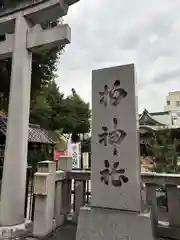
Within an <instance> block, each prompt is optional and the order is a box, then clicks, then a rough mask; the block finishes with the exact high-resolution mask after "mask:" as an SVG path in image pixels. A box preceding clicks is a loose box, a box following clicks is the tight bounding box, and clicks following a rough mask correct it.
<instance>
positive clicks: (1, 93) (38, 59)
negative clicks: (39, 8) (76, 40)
mask: <svg viewBox="0 0 180 240" xmlns="http://www.w3.org/2000/svg"><path fill="white" fill-rule="evenodd" d="M30 1H32V0H29V2H30ZM20 2H24V0H9V1H8V2H7V1H4V3H6V7H7V6H9V5H10V6H14V4H17V3H20ZM0 4H3V3H0ZM57 24H58V21H55V22H45V23H43V24H42V27H43V28H49V27H52V26H55V25H57ZM4 39H5V38H4V36H1V38H0V41H3V40H4ZM63 49H64V46H59V47H55V48H53V49H50V50H48V51H44V52H41V53H40V54H33V59H32V80H31V101H34V99H35V98H36V96H37V94H39V92H40V91H41V89H42V88H43V87H44V86H45V85H47V84H48V82H49V81H50V80H51V79H52V78H54V72H55V71H56V67H57V66H56V62H57V59H58V57H59V54H60V53H61V51H62V50H63ZM0 66H1V68H0V78H1V85H0V110H4V111H5V112H8V102H9V90H10V75H11V59H5V60H4V59H3V60H0Z"/></svg>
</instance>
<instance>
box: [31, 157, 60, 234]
mask: <svg viewBox="0 0 180 240" xmlns="http://www.w3.org/2000/svg"><path fill="white" fill-rule="evenodd" d="M55 176H56V164H55V162H51V161H44V162H40V163H38V172H37V173H35V184H34V194H35V209H34V221H33V235H34V236H38V237H42V236H45V235H47V234H48V233H50V232H51V231H52V230H53V227H54V198H55Z"/></svg>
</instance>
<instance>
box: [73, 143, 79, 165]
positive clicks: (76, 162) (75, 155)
mask: <svg viewBox="0 0 180 240" xmlns="http://www.w3.org/2000/svg"><path fill="white" fill-rule="evenodd" d="M71 154H72V155H71V156H72V168H80V167H81V143H72V144H71Z"/></svg>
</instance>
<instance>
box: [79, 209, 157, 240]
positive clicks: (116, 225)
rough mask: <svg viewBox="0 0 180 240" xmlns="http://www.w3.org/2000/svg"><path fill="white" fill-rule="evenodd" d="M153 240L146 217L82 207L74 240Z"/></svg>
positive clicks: (126, 212) (149, 222) (148, 220)
mask: <svg viewBox="0 0 180 240" xmlns="http://www.w3.org/2000/svg"><path fill="white" fill-rule="evenodd" d="M110 239H112V240H153V239H154V237H153V234H152V227H151V220H150V218H149V217H148V216H145V215H143V214H138V213H132V212H128V211H119V210H110V209H103V208H91V207H83V208H81V210H80V215H79V223H78V229H77V235H76V240H110Z"/></svg>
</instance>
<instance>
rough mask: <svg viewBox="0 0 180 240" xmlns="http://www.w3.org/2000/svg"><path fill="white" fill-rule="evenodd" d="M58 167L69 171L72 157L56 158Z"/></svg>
mask: <svg viewBox="0 0 180 240" xmlns="http://www.w3.org/2000/svg"><path fill="white" fill-rule="evenodd" d="M58 169H60V170H63V171H66V172H69V171H71V170H72V157H66V156H65V157H60V158H59V159H58Z"/></svg>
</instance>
